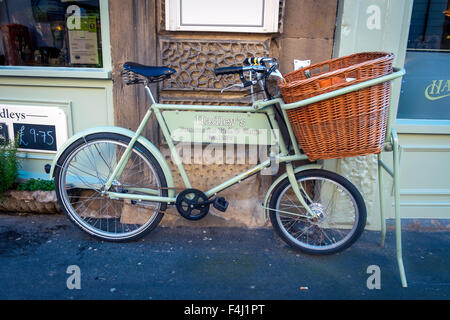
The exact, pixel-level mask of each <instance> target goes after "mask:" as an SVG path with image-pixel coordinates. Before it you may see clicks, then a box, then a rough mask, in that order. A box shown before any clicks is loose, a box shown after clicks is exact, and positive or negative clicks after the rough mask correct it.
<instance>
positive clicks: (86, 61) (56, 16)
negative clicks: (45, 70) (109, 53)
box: [0, 0, 103, 68]
mask: <svg viewBox="0 0 450 320" xmlns="http://www.w3.org/2000/svg"><path fill="white" fill-rule="evenodd" d="M101 48H102V47H101V23H100V6H99V0H78V1H70V0H0V66H49V67H90V68H102V67H103V63H102V49H101Z"/></svg>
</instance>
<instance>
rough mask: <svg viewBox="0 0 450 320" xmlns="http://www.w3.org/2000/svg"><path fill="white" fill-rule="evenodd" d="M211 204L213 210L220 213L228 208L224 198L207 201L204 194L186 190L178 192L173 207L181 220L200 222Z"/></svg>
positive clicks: (194, 190) (195, 190)
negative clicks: (174, 206)
mask: <svg viewBox="0 0 450 320" xmlns="http://www.w3.org/2000/svg"><path fill="white" fill-rule="evenodd" d="M211 203H212V204H213V206H214V208H216V209H217V210H219V211H222V212H224V211H225V210H227V208H228V201H226V200H225V198H223V197H217V198H215V199H213V200H208V197H207V196H206V194H204V193H203V192H202V191H200V190H197V189H186V190H183V191H182V192H180V193H179V194H178V196H177V199H176V202H175V205H176V208H177V210H178V212H179V213H180V215H181V216H182V217H183V218H186V219H188V220H200V219H202V218H204V217H205V216H206V215H207V214H208V212H209V206H210V204H211Z"/></svg>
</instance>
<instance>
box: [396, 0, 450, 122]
mask: <svg viewBox="0 0 450 320" xmlns="http://www.w3.org/2000/svg"><path fill="white" fill-rule="evenodd" d="M405 69H406V75H405V76H404V77H403V83H402V93H401V96H400V101H399V107H398V114H397V118H398V119H413V120H439V121H450V103H449V101H450V79H449V75H450V1H449V0H415V1H414V4H413V11H412V15H411V26H410V30H409V37H408V48H407V52H406V59H405Z"/></svg>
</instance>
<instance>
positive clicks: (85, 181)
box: [55, 133, 167, 241]
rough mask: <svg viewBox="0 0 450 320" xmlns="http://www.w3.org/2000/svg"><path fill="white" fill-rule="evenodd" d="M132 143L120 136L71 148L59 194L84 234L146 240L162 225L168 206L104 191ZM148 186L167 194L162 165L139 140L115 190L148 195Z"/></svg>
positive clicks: (62, 163)
mask: <svg viewBox="0 0 450 320" xmlns="http://www.w3.org/2000/svg"><path fill="white" fill-rule="evenodd" d="M130 140H131V139H130V138H129V137H126V136H122V135H119V134H115V133H98V134H93V135H89V136H86V137H84V138H80V139H78V140H77V141H75V142H74V143H72V144H71V145H70V146H69V147H68V148H67V149H66V151H65V152H64V153H63V154H62V156H61V157H60V159H59V160H58V164H57V167H56V168H55V190H56V195H57V198H58V201H59V204H60V205H61V208H62V209H63V211H64V213H65V214H66V215H67V216H68V217H69V219H70V220H71V221H72V222H73V223H75V225H76V226H77V227H79V228H80V229H81V230H83V231H85V232H87V233H88V234H90V235H91V236H94V237H96V238H99V239H102V240H107V241H129V240H135V239H137V238H140V237H142V236H144V235H145V234H147V233H148V232H149V231H151V230H153V229H154V228H155V227H156V226H157V225H158V223H159V222H160V221H161V219H162V217H163V213H162V211H164V210H165V208H166V204H164V203H160V202H150V201H139V202H136V201H131V200H126V199H125V200H123V199H121V200H114V199H111V198H109V197H108V196H107V195H105V194H104V193H102V191H103V190H104V185H105V183H106V182H107V181H108V179H109V177H110V175H111V174H112V171H113V170H114V168H115V166H116V164H117V163H118V161H119V160H120V158H121V156H122V155H123V153H124V151H125V149H126V148H127V146H128V144H129V142H130ZM144 188H151V189H153V190H155V192H156V193H157V195H159V196H167V184H166V180H165V177H164V174H163V172H162V169H161V167H160V166H159V164H158V162H157V161H156V160H155V158H154V157H153V155H152V154H151V153H150V152H149V151H148V150H147V149H146V148H145V147H144V146H142V145H141V144H139V143H137V142H136V143H135V145H134V147H133V149H132V153H131V156H130V158H129V160H128V162H127V163H126V165H125V167H124V170H123V173H122V174H121V176H120V177H117V178H116V179H115V180H114V181H113V184H112V186H111V189H110V190H111V191H114V192H119V193H127V194H146V193H143V189H144Z"/></svg>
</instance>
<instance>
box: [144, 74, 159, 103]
mask: <svg viewBox="0 0 450 320" xmlns="http://www.w3.org/2000/svg"><path fill="white" fill-rule="evenodd" d="M144 85H145V91H146V92H147V95H148V97H149V99H150V101H151V102H152V105H153V104H155V103H156V101H155V98H153V94H152V90H151V89H150V87H149V86H148V81H147V80H145V82H144Z"/></svg>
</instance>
